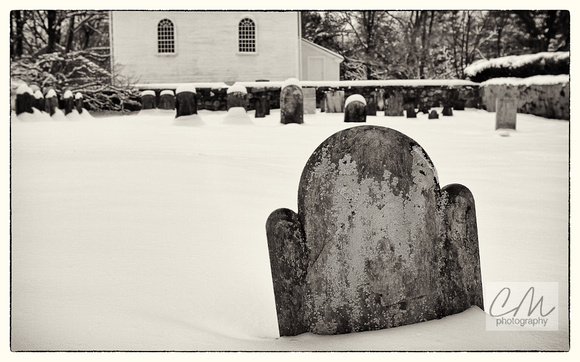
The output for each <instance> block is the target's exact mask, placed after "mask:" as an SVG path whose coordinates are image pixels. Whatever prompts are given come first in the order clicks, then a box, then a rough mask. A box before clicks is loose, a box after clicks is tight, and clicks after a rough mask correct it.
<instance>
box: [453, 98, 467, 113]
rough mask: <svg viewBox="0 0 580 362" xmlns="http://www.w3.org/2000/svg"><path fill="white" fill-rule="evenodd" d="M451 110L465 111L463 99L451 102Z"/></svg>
mask: <svg viewBox="0 0 580 362" xmlns="http://www.w3.org/2000/svg"><path fill="white" fill-rule="evenodd" d="M453 109H455V110H456V111H464V110H465V100H464V99H461V98H459V99H456V100H455V101H454V102H453Z"/></svg>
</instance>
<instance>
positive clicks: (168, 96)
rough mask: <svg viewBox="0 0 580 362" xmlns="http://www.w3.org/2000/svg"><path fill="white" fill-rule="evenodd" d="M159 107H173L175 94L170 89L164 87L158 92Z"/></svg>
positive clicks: (168, 108)
mask: <svg viewBox="0 0 580 362" xmlns="http://www.w3.org/2000/svg"><path fill="white" fill-rule="evenodd" d="M158 108H159V109H167V110H172V109H175V94H174V93H173V91H172V90H170V89H165V90H163V91H161V93H160V94H159V106H158Z"/></svg>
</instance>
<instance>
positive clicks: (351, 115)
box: [344, 94, 367, 122]
mask: <svg viewBox="0 0 580 362" xmlns="http://www.w3.org/2000/svg"><path fill="white" fill-rule="evenodd" d="M366 106H367V102H366V100H365V98H364V97H363V96H361V95H360V94H353V95H351V96H349V97H348V98H347V99H346V101H345V102H344V121H345V122H366V121H367V110H366Z"/></svg>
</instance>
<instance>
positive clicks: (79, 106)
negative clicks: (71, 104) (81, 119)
mask: <svg viewBox="0 0 580 362" xmlns="http://www.w3.org/2000/svg"><path fill="white" fill-rule="evenodd" d="M75 109H76V110H77V112H79V114H80V113H83V95H82V94H81V93H79V92H77V93H76V94H75Z"/></svg>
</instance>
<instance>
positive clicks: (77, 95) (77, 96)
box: [75, 92, 83, 99]
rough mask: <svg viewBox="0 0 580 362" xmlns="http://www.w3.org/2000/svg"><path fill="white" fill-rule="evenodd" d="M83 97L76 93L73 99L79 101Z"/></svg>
mask: <svg viewBox="0 0 580 362" xmlns="http://www.w3.org/2000/svg"><path fill="white" fill-rule="evenodd" d="M82 97H83V95H82V94H81V93H80V92H77V93H76V94H75V99H81V98H82Z"/></svg>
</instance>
